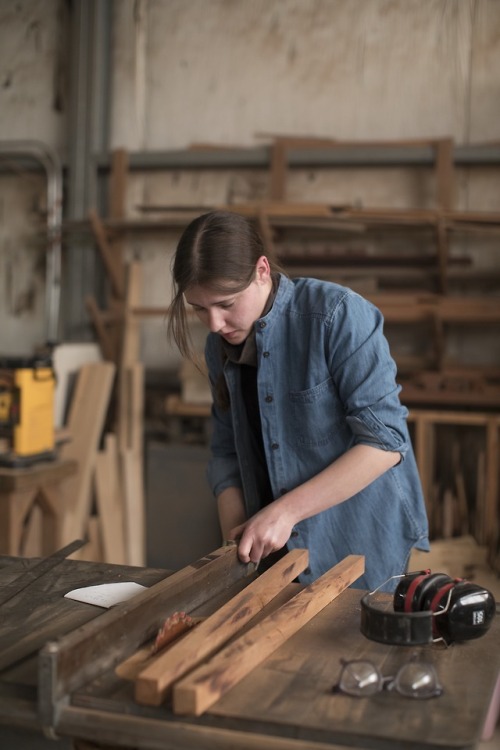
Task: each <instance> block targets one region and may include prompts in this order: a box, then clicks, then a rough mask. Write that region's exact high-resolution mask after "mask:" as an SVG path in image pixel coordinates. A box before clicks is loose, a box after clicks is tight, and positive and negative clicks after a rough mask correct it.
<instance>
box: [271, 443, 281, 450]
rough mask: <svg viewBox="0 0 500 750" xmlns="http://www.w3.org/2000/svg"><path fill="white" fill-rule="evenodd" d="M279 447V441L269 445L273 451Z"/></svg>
mask: <svg viewBox="0 0 500 750" xmlns="http://www.w3.org/2000/svg"><path fill="white" fill-rule="evenodd" d="M279 447H280V444H279V443H272V445H271V448H272V449H273V451H277V450H278V448H279Z"/></svg>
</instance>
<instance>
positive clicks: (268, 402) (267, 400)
mask: <svg viewBox="0 0 500 750" xmlns="http://www.w3.org/2000/svg"><path fill="white" fill-rule="evenodd" d="M272 400H273V397H272V396H266V398H265V401H266V404H270V403H271V401H272Z"/></svg>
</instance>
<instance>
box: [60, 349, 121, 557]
mask: <svg viewBox="0 0 500 750" xmlns="http://www.w3.org/2000/svg"><path fill="white" fill-rule="evenodd" d="M114 375H115V366H114V365H113V364H112V363H111V362H92V363H89V364H86V365H84V366H83V367H81V368H80V372H79V375H78V379H77V382H76V388H75V392H74V394H73V398H72V401H71V408H70V413H69V418H68V423H67V426H68V428H69V429H70V431H71V435H72V440H71V442H69V443H67V444H65V445H63V446H62V448H61V458H63V459H73V460H75V461H76V462H77V464H78V469H77V471H76V473H75V475H74V476H72V477H70V478H69V479H66V480H65V482H64V484H63V485H62V487H61V494H62V496H63V502H64V505H65V508H66V511H65V515H64V517H63V520H62V531H61V537H62V538H61V544H69V542H71V541H72V540H73V539H76V538H80V537H82V536H84V534H85V530H86V524H87V521H88V518H89V516H90V510H91V500H92V493H91V484H92V476H93V472H94V465H95V457H96V454H97V450H98V447H99V440H100V438H101V433H102V430H103V426H104V420H105V417H106V413H107V409H108V404H109V398H110V395H111V388H112V384H113V379H114Z"/></svg>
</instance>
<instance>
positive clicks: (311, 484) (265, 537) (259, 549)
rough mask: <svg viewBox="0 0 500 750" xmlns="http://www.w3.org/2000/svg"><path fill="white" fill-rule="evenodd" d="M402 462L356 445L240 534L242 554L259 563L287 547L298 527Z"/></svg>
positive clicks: (269, 507) (265, 510)
mask: <svg viewBox="0 0 500 750" xmlns="http://www.w3.org/2000/svg"><path fill="white" fill-rule="evenodd" d="M400 459H401V456H400V454H399V453H395V452H388V451H383V450H379V449H378V448H372V447H371V446H369V445H356V446H354V447H353V448H351V449H350V450H348V451H347V452H346V453H344V454H343V455H342V456H340V457H339V458H338V459H337V460H336V461H334V462H333V463H332V464H330V466H328V467H327V468H326V469H324V470H323V471H321V472H320V473H319V474H316V476H314V477H312V478H311V479H309V480H308V481H307V482H304V484H301V485H299V486H298V487H296V488H295V489H293V490H291V491H290V492H287V493H286V494H285V495H282V496H281V497H280V498H278V499H277V500H274V501H273V502H272V503H269V505H267V506H266V507H265V508H263V509H262V510H260V511H259V512H258V513H256V514H255V516H252V518H250V519H249V520H248V521H247V522H246V523H245V526H244V528H242V529H241V530H239V532H240V535H241V539H240V542H239V545H238V554H239V556H240V559H241V560H242V561H243V562H249V561H250V560H251V561H252V562H255V563H257V562H258V561H259V560H260V559H261V558H262V557H266V556H267V555H269V554H270V553H271V552H273V551H274V550H277V549H281V547H283V545H284V544H286V542H287V540H288V538H289V536H290V534H291V531H292V529H293V527H294V526H295V524H297V523H299V521H303V520H304V519H306V518H310V517H311V516H314V515H316V514H317V513H321V511H323V510H326V509H327V508H330V507H332V506H333V505H338V504H339V503H342V502H344V501H345V500H348V499H349V498H351V497H352V496H353V495H355V494H356V493H357V492H360V491H361V490H362V489H364V488H365V487H367V486H368V485H369V484H371V482H373V481H374V480H375V479H377V478H378V477H379V476H381V475H382V474H383V473H384V472H386V471H387V470H388V469H390V468H392V467H393V466H395V465H396V464H397V463H398V462H399V461H400Z"/></svg>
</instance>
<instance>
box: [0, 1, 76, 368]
mask: <svg viewBox="0 0 500 750" xmlns="http://www.w3.org/2000/svg"><path fill="white" fill-rule="evenodd" d="M65 22H66V10H65V3H64V0H24V1H23V0H16V2H14V1H13V0H3V1H2V2H1V3H0V170H1V171H0V319H1V320H2V326H1V328H0V354H16V355H17V354H19V355H24V354H31V353H32V350H33V348H34V347H35V346H37V345H39V344H41V343H43V342H44V341H45V339H46V335H47V334H46V313H45V306H46V299H45V239H44V238H45V236H46V226H47V219H46V208H47V200H46V193H47V180H46V178H45V177H44V176H40V175H39V174H36V173H34V172H31V171H23V170H22V169H21V168H20V164H19V162H18V161H17V159H16V158H15V157H14V156H12V157H11V156H10V155H9V147H11V146H12V141H16V142H20V141H23V142H26V143H27V144H28V145H30V144H31V142H32V141H37V142H41V143H43V144H44V145H45V146H46V147H47V148H48V149H50V150H51V151H55V152H56V154H59V155H60V156H61V157H63V156H64V152H65V144H66V138H65V136H66V133H65V120H66V95H67V86H66V83H67V80H66V74H67V64H66V62H65V61H66V55H67V49H66V38H67V36H66V35H65V33H64V30H65Z"/></svg>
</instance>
